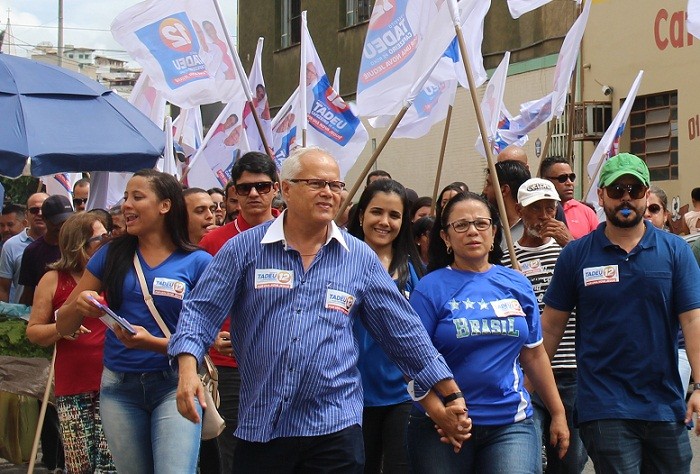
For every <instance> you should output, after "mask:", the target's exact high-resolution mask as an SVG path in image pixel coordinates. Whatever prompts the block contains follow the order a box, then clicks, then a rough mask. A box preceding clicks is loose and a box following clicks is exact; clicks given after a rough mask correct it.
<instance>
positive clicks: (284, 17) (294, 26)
mask: <svg viewBox="0 0 700 474" xmlns="http://www.w3.org/2000/svg"><path fill="white" fill-rule="evenodd" d="M280 13H281V15H280V19H281V22H280V47H281V48H287V47H289V46H292V45H293V44H298V43H300V42H301V0H282V1H281V10H280Z"/></svg>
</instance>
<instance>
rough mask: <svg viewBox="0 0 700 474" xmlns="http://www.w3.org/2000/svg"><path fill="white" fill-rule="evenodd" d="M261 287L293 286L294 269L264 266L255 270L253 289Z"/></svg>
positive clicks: (289, 288)
mask: <svg viewBox="0 0 700 474" xmlns="http://www.w3.org/2000/svg"><path fill="white" fill-rule="evenodd" d="M261 288H286V289H288V290H291V289H292V288H294V271H292V270H277V269H275V268H264V269H260V270H257V269H256V270H255V289H256V290H259V289H261Z"/></svg>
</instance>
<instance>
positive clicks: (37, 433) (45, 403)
mask: <svg viewBox="0 0 700 474" xmlns="http://www.w3.org/2000/svg"><path fill="white" fill-rule="evenodd" d="M55 365H56V345H55V344H54V346H53V356H52V357H51V365H50V366H49V376H48V378H47V379H46V388H45V389H44V397H43V398H42V400H41V409H39V419H38V420H37V422H36V431H35V432H34V443H33V444H32V453H31V454H30V455H29V467H28V468H27V474H32V473H33V472H34V464H35V463H36V456H37V453H38V452H39V440H40V439H41V427H42V426H44V418H45V417H46V407H47V406H48V404H49V395H51V387H52V386H53V376H54V369H55Z"/></svg>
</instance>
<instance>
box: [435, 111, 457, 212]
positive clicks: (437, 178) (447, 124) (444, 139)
mask: <svg viewBox="0 0 700 474" xmlns="http://www.w3.org/2000/svg"><path fill="white" fill-rule="evenodd" d="M451 121H452V106H451V105H450V106H449V108H448V109H447V118H445V130H444V131H443V132H442V145H441V146H440V158H439V159H438V167H437V173H436V174H435V186H434V187H433V205H432V209H433V211H434V210H435V209H436V208H437V195H438V188H439V187H440V175H442V163H443V162H444V160H445V149H446V148H447V134H448V133H449V132H450V122H451Z"/></svg>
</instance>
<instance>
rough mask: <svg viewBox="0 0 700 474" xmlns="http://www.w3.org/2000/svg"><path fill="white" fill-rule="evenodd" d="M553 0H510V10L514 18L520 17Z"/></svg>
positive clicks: (579, 2)
mask: <svg viewBox="0 0 700 474" xmlns="http://www.w3.org/2000/svg"><path fill="white" fill-rule="evenodd" d="M551 1H552V0H508V10H510V15H511V16H512V17H513V18H516V19H517V18H520V16H521V15H523V14H525V13H527V12H530V11H532V10H535V9H536V8H539V7H541V6H542V5H545V4H547V3H549V2H551ZM576 3H578V4H581V0H576Z"/></svg>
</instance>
